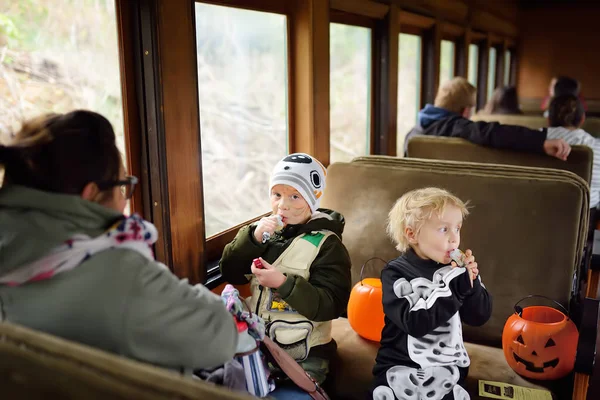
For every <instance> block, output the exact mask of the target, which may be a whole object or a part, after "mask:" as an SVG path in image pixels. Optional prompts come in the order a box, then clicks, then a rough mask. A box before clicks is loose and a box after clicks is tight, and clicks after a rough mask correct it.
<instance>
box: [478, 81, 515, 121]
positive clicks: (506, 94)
mask: <svg viewBox="0 0 600 400" xmlns="http://www.w3.org/2000/svg"><path fill="white" fill-rule="evenodd" d="M483 113H484V114H504V115H506V114H513V115H522V114H523V111H521V108H520V107H519V98H518V96H517V89H515V87H514V86H503V87H498V88H496V90H494V93H493V94H492V98H491V99H490V100H489V101H488V102H487V104H486V105H485V107H484V109H483Z"/></svg>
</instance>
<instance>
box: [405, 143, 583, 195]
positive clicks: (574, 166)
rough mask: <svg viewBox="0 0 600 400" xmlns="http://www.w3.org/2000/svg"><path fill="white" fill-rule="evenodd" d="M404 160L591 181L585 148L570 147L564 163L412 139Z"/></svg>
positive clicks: (462, 145) (538, 156) (554, 159)
mask: <svg viewBox="0 0 600 400" xmlns="http://www.w3.org/2000/svg"><path fill="white" fill-rule="evenodd" d="M407 155H408V157H414V158H426V159H435V160H454V161H470V162H477V163H488V164H508V165H522V166H529V167H540V168H552V169H562V170H565V171H571V172H573V173H574V174H576V175H578V176H580V177H581V178H582V179H583V180H585V181H586V182H587V183H588V184H589V183H590V182H591V179H592V168H593V164H594V153H593V151H592V149H590V148H589V147H587V146H572V148H571V154H569V157H568V158H567V161H562V160H559V159H558V158H554V157H549V156H547V155H545V154H534V153H525V152H521V151H512V150H503V149H502V150H501V149H494V148H492V147H486V146H480V145H477V144H474V143H471V142H469V141H468V140H466V139H461V138H449V137H438V136H415V137H413V138H412V139H411V140H410V141H409V142H408V150H407Z"/></svg>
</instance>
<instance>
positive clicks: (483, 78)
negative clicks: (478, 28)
mask: <svg viewBox="0 0 600 400" xmlns="http://www.w3.org/2000/svg"><path fill="white" fill-rule="evenodd" d="M490 47H491V46H490V41H489V39H486V40H484V41H482V42H480V44H479V68H478V69H477V109H478V110H481V109H482V108H483V107H484V106H485V103H486V102H487V80H488V68H490V65H489V64H490ZM492 68H493V67H492Z"/></svg>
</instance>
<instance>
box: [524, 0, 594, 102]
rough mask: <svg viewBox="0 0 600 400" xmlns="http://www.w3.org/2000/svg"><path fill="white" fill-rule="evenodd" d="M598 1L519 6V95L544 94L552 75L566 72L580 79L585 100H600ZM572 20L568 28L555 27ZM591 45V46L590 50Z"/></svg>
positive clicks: (532, 95) (539, 95) (537, 95)
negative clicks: (521, 7) (528, 6)
mask: <svg viewBox="0 0 600 400" xmlns="http://www.w3.org/2000/svg"><path fill="white" fill-rule="evenodd" d="M598 15H600V4H599V3H597V2H594V3H586V2H580V3H578V4H576V5H568V4H564V5H562V6H551V5H548V6H545V7H539V8H535V9H524V10H522V18H521V24H520V31H521V35H520V39H519V46H518V54H517V57H518V59H519V72H518V75H519V76H518V90H519V97H539V98H541V97H544V96H546V95H547V94H548V85H549V84H550V80H551V79H552V77H553V76H556V75H567V76H571V77H573V78H576V79H578V80H579V82H580V83H581V92H582V95H583V97H584V98H585V101H586V102H588V100H591V99H596V100H600V74H598V66H599V65H600V52H598V51H595V47H594V46H595V43H598V42H600V29H598ZM565 21H573V22H572V23H570V24H569V29H567V30H560V29H556V27H557V26H561V25H564V24H565ZM592 48H594V50H591V49H592Z"/></svg>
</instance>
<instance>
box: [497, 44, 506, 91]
mask: <svg viewBox="0 0 600 400" xmlns="http://www.w3.org/2000/svg"><path fill="white" fill-rule="evenodd" d="M505 50H506V45H505V44H503V45H501V46H498V47H496V87H501V86H504V58H505V57H506V52H505Z"/></svg>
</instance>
